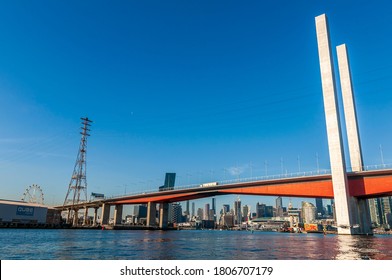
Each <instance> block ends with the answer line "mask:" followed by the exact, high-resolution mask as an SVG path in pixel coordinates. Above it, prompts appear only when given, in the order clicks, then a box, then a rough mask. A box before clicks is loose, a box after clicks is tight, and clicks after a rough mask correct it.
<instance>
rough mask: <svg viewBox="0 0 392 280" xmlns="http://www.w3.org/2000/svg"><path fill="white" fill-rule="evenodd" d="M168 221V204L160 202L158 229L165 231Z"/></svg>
mask: <svg viewBox="0 0 392 280" xmlns="http://www.w3.org/2000/svg"><path fill="white" fill-rule="evenodd" d="M168 221H169V203H164V202H162V203H161V204H160V205H159V228H160V229H167V223H168Z"/></svg>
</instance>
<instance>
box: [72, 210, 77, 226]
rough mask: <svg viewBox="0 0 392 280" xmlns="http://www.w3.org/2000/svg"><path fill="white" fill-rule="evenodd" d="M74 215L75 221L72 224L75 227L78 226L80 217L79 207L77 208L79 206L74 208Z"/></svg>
mask: <svg viewBox="0 0 392 280" xmlns="http://www.w3.org/2000/svg"><path fill="white" fill-rule="evenodd" d="M73 211H74V216H73V222H72V226H74V227H76V226H78V222H79V221H78V219H79V217H78V213H79V209H77V208H74V210H73Z"/></svg>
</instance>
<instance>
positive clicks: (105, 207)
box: [101, 203, 110, 226]
mask: <svg viewBox="0 0 392 280" xmlns="http://www.w3.org/2000/svg"><path fill="white" fill-rule="evenodd" d="M109 217H110V205H109V204H107V203H104V204H102V214H101V226H103V225H108V224H109Z"/></svg>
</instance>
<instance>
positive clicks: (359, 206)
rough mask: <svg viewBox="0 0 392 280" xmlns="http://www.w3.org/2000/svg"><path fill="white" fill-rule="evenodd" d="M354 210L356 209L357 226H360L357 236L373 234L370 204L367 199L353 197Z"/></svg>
mask: <svg viewBox="0 0 392 280" xmlns="http://www.w3.org/2000/svg"><path fill="white" fill-rule="evenodd" d="M352 202H353V204H354V205H353V208H354V207H356V210H357V211H356V219H357V220H356V224H357V225H358V226H359V227H358V228H357V230H356V232H355V233H356V234H367V235H368V234H373V230H372V220H371V217H370V209H369V203H368V200H367V199H363V198H361V199H360V198H355V197H352Z"/></svg>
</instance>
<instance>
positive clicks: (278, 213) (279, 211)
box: [275, 196, 284, 217]
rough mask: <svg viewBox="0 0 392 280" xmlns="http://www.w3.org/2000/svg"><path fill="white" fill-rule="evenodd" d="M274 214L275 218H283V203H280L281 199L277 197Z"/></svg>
mask: <svg viewBox="0 0 392 280" xmlns="http://www.w3.org/2000/svg"><path fill="white" fill-rule="evenodd" d="M275 202H276V214H275V216H276V217H283V212H284V211H283V201H282V197H281V196H279V197H278V198H277V199H276V201H275Z"/></svg>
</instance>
